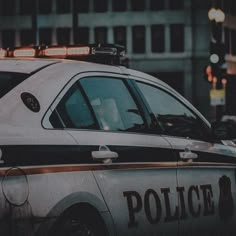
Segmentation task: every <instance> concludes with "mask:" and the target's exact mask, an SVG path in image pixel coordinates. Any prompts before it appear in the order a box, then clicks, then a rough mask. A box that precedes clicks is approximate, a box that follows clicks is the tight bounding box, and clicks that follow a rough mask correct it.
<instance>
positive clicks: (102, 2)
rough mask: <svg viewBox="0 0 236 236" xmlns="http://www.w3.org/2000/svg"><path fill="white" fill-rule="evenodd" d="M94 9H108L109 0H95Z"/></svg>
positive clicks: (100, 11)
mask: <svg viewBox="0 0 236 236" xmlns="http://www.w3.org/2000/svg"><path fill="white" fill-rule="evenodd" d="M93 4H94V5H93V10H94V12H97V13H104V12H107V11H108V0H93Z"/></svg>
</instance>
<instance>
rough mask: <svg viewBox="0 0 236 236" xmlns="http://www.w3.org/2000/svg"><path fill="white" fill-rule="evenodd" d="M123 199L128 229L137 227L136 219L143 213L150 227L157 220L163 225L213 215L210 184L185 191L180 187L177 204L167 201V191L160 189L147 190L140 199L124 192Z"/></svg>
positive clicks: (135, 194)
mask: <svg viewBox="0 0 236 236" xmlns="http://www.w3.org/2000/svg"><path fill="white" fill-rule="evenodd" d="M123 196H124V197H125V198H126V201H127V206H128V213H129V222H128V227H137V226H138V223H139V222H138V221H137V219H136V218H137V217H136V215H137V214H140V213H143V212H142V211H144V214H145V216H146V218H147V221H148V222H149V223H150V224H158V223H159V222H160V221H161V219H163V221H164V222H171V221H177V220H178V219H180V220H183V219H186V218H188V217H199V216H201V215H203V216H209V215H214V213H215V207H214V201H213V191H212V186H211V185H210V184H206V185H200V186H197V185H194V186H190V187H189V189H187V190H186V191H185V188H184V187H177V188H176V199H179V204H177V203H174V202H172V201H171V199H170V188H160V193H157V191H155V190H153V189H147V190H146V191H145V193H144V196H141V195H140V194H139V193H138V192H136V191H126V192H123ZM185 198H187V199H185ZM176 202H177V201H176Z"/></svg>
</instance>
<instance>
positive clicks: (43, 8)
mask: <svg viewBox="0 0 236 236" xmlns="http://www.w3.org/2000/svg"><path fill="white" fill-rule="evenodd" d="M38 11H39V14H50V13H51V12H52V0H40V1H38Z"/></svg>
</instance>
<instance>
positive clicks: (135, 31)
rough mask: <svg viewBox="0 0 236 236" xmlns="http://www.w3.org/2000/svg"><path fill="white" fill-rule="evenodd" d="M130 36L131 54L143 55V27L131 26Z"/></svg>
mask: <svg viewBox="0 0 236 236" xmlns="http://www.w3.org/2000/svg"><path fill="white" fill-rule="evenodd" d="M132 36H133V38H132V40H133V53H145V27H144V26H133V28H132Z"/></svg>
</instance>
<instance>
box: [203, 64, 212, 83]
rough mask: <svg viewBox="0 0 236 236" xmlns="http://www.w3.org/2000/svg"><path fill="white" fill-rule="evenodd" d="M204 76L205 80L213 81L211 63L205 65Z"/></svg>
mask: <svg viewBox="0 0 236 236" xmlns="http://www.w3.org/2000/svg"><path fill="white" fill-rule="evenodd" d="M204 78H205V80H206V81H207V82H209V83H212V81H213V74H212V67H211V65H208V66H205V68H204Z"/></svg>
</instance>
